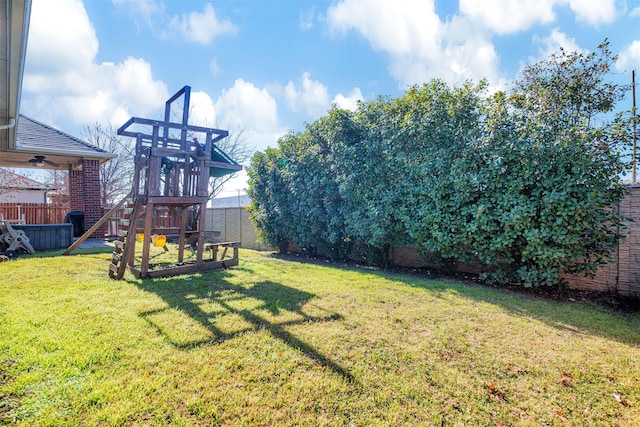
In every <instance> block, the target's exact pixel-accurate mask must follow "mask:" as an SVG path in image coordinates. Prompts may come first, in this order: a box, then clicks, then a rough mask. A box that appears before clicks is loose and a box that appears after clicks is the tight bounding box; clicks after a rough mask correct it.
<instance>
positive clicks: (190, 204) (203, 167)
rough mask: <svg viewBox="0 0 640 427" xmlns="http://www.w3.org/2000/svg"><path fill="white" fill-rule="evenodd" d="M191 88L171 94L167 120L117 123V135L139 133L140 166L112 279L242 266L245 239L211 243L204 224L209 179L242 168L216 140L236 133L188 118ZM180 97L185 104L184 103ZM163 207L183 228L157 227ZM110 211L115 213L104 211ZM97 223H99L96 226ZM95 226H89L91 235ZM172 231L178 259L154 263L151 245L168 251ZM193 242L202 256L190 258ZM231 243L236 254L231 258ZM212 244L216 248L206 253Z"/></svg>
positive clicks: (123, 222) (134, 119) (137, 160)
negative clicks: (165, 263) (240, 251)
mask: <svg viewBox="0 0 640 427" xmlns="http://www.w3.org/2000/svg"><path fill="white" fill-rule="evenodd" d="M190 94H191V88H190V87H189V86H185V87H183V88H182V89H181V90H180V91H178V92H177V93H176V94H175V95H173V96H172V97H171V98H169V99H168V100H167V102H166V104H165V112H164V120H151V119H143V118H139V117H132V118H131V119H129V120H128V121H127V122H126V123H125V124H124V125H122V126H121V127H120V128H119V129H118V135H122V136H128V137H131V138H135V141H136V146H135V158H134V162H135V172H134V177H133V188H132V191H131V193H130V194H129V197H128V198H127V199H126V203H127V206H126V209H125V218H124V219H122V220H121V232H120V236H119V238H118V241H116V242H115V245H116V246H115V250H114V252H113V254H112V260H111V263H110V265H109V276H110V277H112V278H116V279H121V278H122V277H123V276H124V273H125V271H126V270H127V268H128V269H129V271H130V272H131V273H133V275H134V276H135V277H136V278H146V277H153V278H155V277H165V276H172V275H177V274H188V273H196V272H201V271H207V270H213V269H219V268H226V267H230V266H234V265H237V264H238V248H239V246H240V242H217V243H212V242H207V238H206V236H205V232H204V229H205V224H206V212H207V209H206V206H207V202H208V201H209V179H210V178H211V177H220V176H224V175H227V174H231V173H234V172H236V171H239V170H241V169H242V167H241V166H240V165H238V164H237V163H236V162H235V161H234V160H233V159H231V158H230V157H229V156H228V155H227V154H226V153H224V152H223V151H222V150H220V149H219V148H218V147H217V146H216V145H215V144H216V142H218V141H220V140H221V139H223V138H226V137H227V136H228V135H229V134H228V132H227V131H225V130H220V129H213V128H207V127H201V126H194V125H190V124H189V108H190ZM180 100H181V101H182V108H181V109H180V108H179V107H180V106H179V105H177V104H179V101H180ZM176 105H177V108H176ZM176 110H178V111H176ZM173 116H179V117H180V120H179V121H178V122H172V121H171V118H172V117H173ZM200 141H202V142H200ZM123 202H124V201H123ZM123 202H121V204H122V203H123ZM121 204H119V205H118V206H120V205H121ZM159 208H163V209H165V210H167V209H168V210H169V211H170V212H171V213H172V214H173V215H174V216H175V218H176V222H177V224H178V227H176V228H175V229H171V230H169V229H163V228H160V227H157V226H156V223H155V213H156V210H157V209H159ZM194 212H198V215H194ZM108 216H109V213H108V214H107V215H105V217H108ZM194 217H195V218H196V220H194ZM103 219H104V218H103ZM101 221H102V220H101ZM96 226H100V223H97V224H96V225H95V226H94V228H97V227H96ZM93 231H95V230H92V229H90V230H88V231H87V233H85V234H87V235H90V234H91V233H92V232H93ZM167 235H173V236H177V257H176V259H175V263H171V265H170V266H168V267H164V268H155V266H153V265H151V264H150V263H149V260H150V251H151V245H152V244H155V246H159V247H164V249H165V250H167V247H166V239H167ZM79 240H80V239H79ZM138 243H139V244H141V245H142V257H141V261H140V262H139V263H137V262H136V244H138ZM189 248H191V249H193V250H194V251H195V260H189V261H185V249H189ZM70 249H71V248H70ZM220 249H222V251H220ZM229 249H231V250H232V254H231V256H230V257H227V253H228V250H229ZM205 250H207V251H209V252H210V253H211V256H208V257H207V258H206V259H205V256H204V255H205ZM67 252H69V250H68V251H67Z"/></svg>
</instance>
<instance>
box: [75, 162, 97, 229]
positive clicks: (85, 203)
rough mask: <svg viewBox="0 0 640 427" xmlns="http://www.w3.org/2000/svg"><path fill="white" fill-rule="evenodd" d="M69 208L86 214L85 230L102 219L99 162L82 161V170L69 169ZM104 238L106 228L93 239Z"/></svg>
mask: <svg viewBox="0 0 640 427" xmlns="http://www.w3.org/2000/svg"><path fill="white" fill-rule="evenodd" d="M69 207H70V209H71V210H74V211H75V210H78V211H83V212H84V225H85V230H88V229H89V228H90V227H91V226H92V225H94V224H95V223H96V222H98V220H99V219H100V218H102V200H101V197H100V163H99V161H98V160H89V159H82V169H81V170H73V169H71V167H69ZM103 236H104V227H101V228H100V229H98V230H96V231H95V232H94V233H93V234H92V235H91V237H96V238H101V237H103Z"/></svg>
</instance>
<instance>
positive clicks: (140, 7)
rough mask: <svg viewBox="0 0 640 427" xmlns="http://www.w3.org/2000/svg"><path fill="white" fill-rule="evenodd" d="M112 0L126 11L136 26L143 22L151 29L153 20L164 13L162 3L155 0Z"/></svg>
mask: <svg viewBox="0 0 640 427" xmlns="http://www.w3.org/2000/svg"><path fill="white" fill-rule="evenodd" d="M112 2H113V4H114V5H116V6H118V7H120V9H121V10H124V11H126V12H127V13H128V15H129V16H131V17H132V18H133V19H134V21H135V22H136V24H137V25H138V27H140V26H142V25H143V24H144V25H145V26H147V27H149V28H151V29H153V27H154V22H155V21H157V20H158V17H161V16H163V15H164V13H165V7H164V4H163V3H162V2H158V1H155V0H112Z"/></svg>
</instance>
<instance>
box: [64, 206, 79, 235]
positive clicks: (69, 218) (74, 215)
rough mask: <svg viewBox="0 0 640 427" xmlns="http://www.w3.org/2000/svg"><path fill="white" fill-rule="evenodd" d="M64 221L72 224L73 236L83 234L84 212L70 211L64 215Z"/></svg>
mask: <svg viewBox="0 0 640 427" xmlns="http://www.w3.org/2000/svg"><path fill="white" fill-rule="evenodd" d="M64 222H66V223H71V224H73V237H80V236H82V235H83V234H84V212H83V211H71V212H69V213H68V214H67V215H66V216H65V217H64Z"/></svg>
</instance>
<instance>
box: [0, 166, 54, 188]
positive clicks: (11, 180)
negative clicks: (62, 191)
mask: <svg viewBox="0 0 640 427" xmlns="http://www.w3.org/2000/svg"><path fill="white" fill-rule="evenodd" d="M0 183H1V184H0V188H3V189H11V190H41V191H45V190H46V191H53V190H55V189H56V188H55V187H51V186H49V185H46V184H42V183H40V182H38V181H34V180H33V179H31V178H27V177H26V176H22V175H18V174H17V173H13V172H11V171H8V170H6V169H0Z"/></svg>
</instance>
